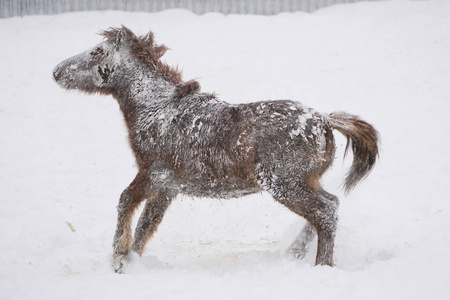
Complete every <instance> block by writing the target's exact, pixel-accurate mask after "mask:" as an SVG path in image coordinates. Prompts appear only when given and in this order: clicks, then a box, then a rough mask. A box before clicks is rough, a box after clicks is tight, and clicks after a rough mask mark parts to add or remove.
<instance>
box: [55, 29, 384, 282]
mask: <svg viewBox="0 0 450 300" xmlns="http://www.w3.org/2000/svg"><path fill="white" fill-rule="evenodd" d="M100 34H101V35H102V36H103V41H102V42H101V43H99V44H98V45H96V46H95V47H93V48H91V49H89V50H87V51H85V52H83V53H81V54H78V55H76V56H73V57H71V58H68V59H67V60H65V61H63V62H61V63H59V64H58V65H57V66H56V67H55V69H54V70H53V77H54V80H55V81H56V83H58V84H59V85H60V86H61V87H62V88H64V89H67V90H80V91H82V92H85V93H88V94H89V93H100V94H104V95H112V96H113V97H114V98H115V99H116V100H117V101H118V103H119V107H120V110H121V111H122V113H123V116H124V120H125V124H126V127H127V129H128V136H129V144H130V147H131V149H132V151H133V153H134V156H135V159H136V165H137V167H138V172H137V175H136V177H135V178H134V180H133V181H132V182H131V184H130V185H129V186H128V187H127V188H126V189H125V190H124V191H123V192H122V194H121V196H120V200H119V204H118V206H117V210H118V217H117V227H116V230H115V234H114V239H113V260H112V266H113V268H114V270H115V272H117V273H123V272H124V271H125V268H126V265H127V263H128V261H129V256H130V251H134V252H136V253H138V254H139V255H142V254H143V251H144V248H145V245H146V243H147V241H148V240H149V239H150V238H151V237H152V236H153V234H154V233H155V231H156V230H157V228H158V225H159V224H160V222H161V221H162V219H163V217H164V213H165V211H166V210H167V208H168V207H169V205H170V204H171V202H172V200H173V199H174V198H175V197H176V196H177V195H178V194H183V195H189V196H194V197H209V198H221V199H226V198H236V197H241V196H245V195H249V194H254V193H260V192H263V191H264V192H268V193H269V194H270V195H271V196H272V197H273V198H274V200H275V201H277V202H279V203H281V204H282V205H284V206H286V207H287V208H288V209H289V210H291V211H292V212H294V213H295V214H297V215H299V216H301V217H303V218H305V219H306V221H307V223H306V225H305V227H304V228H303V229H302V230H301V231H300V233H299V234H298V237H297V238H296V239H295V241H294V243H293V244H292V246H291V247H290V248H289V251H290V252H291V253H292V254H293V255H294V256H295V257H297V258H303V257H304V256H305V253H306V251H307V248H308V244H309V242H311V241H312V240H313V239H314V238H315V236H316V234H317V253H316V260H315V264H316V265H328V266H333V265H334V260H333V250H334V241H335V235H336V228H337V222H338V213H337V212H338V207H339V200H338V198H337V197H336V196H334V195H332V194H330V193H328V192H327V191H325V190H324V189H323V187H322V186H321V184H320V178H321V176H322V174H324V172H325V171H326V170H327V169H328V168H329V167H330V165H331V164H332V162H333V160H334V155H335V141H334V136H333V130H334V129H336V130H337V131H338V132H340V133H341V134H343V135H344V136H345V137H346V139H347V145H346V149H345V154H346V153H347V151H348V150H349V149H351V150H352V152H353V162H352V165H351V167H350V170H349V171H348V174H347V175H346V177H345V180H344V183H343V186H344V189H345V192H346V193H348V192H350V190H352V189H353V188H354V187H355V186H356V185H357V184H358V183H359V182H360V181H361V180H363V179H364V178H366V176H367V175H368V174H369V173H370V172H371V170H372V169H373V167H374V165H375V163H376V160H377V158H378V140H379V137H378V132H377V131H376V130H375V129H374V127H373V126H372V125H370V124H369V123H367V122H365V121H363V120H362V119H361V118H359V117H358V116H355V115H351V114H348V113H345V112H333V113H330V114H323V113H319V112H317V111H315V110H314V109H312V108H309V107H306V106H304V105H303V104H301V103H299V102H296V101H292V100H275V101H272V100H271V101H259V102H251V103H245V104H229V103H227V102H224V101H222V100H220V99H219V98H218V97H217V96H216V95H215V94H213V93H204V92H201V90H200V85H199V83H198V82H197V81H195V80H190V81H183V80H182V76H181V72H180V71H179V70H178V68H173V67H170V66H169V65H168V64H166V63H165V62H163V61H161V57H162V56H163V55H164V53H165V52H166V51H167V50H168V48H167V47H166V46H165V45H162V44H161V45H159V44H156V43H155V39H154V34H153V33H152V32H149V33H148V34H146V35H143V36H137V35H135V34H134V33H133V32H132V31H131V30H130V29H128V28H127V27H125V26H123V25H122V26H121V27H117V28H109V29H107V30H105V31H102V32H101V33H100ZM144 200H145V201H146V202H145V206H144V209H143V212H142V214H141V216H140V217H139V220H138V224H137V227H136V229H135V232H134V238H133V237H132V229H131V221H132V216H133V214H134V211H135V210H136V208H137V207H138V206H139V204H140V203H141V202H143V201H144Z"/></svg>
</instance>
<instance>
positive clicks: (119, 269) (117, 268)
mask: <svg viewBox="0 0 450 300" xmlns="http://www.w3.org/2000/svg"><path fill="white" fill-rule="evenodd" d="M113 267H114V272H116V273H117V274H124V273H125V270H126V263H125V262H124V261H122V260H119V261H117V262H115V263H114V265H113Z"/></svg>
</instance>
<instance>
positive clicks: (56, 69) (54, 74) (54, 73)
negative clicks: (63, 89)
mask: <svg viewBox="0 0 450 300" xmlns="http://www.w3.org/2000/svg"><path fill="white" fill-rule="evenodd" d="M58 71H59V67H56V68H55V69H54V70H53V78H55V80H58V78H59V73H58Z"/></svg>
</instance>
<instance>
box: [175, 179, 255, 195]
mask: <svg viewBox="0 0 450 300" xmlns="http://www.w3.org/2000/svg"><path fill="white" fill-rule="evenodd" d="M180 186H181V191H180V192H181V193H182V194H185V195H190V196H194V197H209V198H239V197H242V196H246V195H250V194H254V193H257V192H260V191H261V189H260V187H259V186H258V184H257V183H256V180H255V179H228V178H224V179H214V180H209V181H205V180H204V179H203V180H202V179H192V180H190V181H188V182H185V183H183V184H181V185H180Z"/></svg>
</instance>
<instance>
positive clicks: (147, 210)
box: [132, 188, 176, 256]
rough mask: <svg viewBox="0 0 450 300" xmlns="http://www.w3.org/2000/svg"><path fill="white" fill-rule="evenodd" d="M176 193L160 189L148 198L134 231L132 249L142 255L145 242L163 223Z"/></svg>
mask: <svg viewBox="0 0 450 300" xmlns="http://www.w3.org/2000/svg"><path fill="white" fill-rule="evenodd" d="M175 196H176V193H175V192H172V191H169V190H167V189H164V188H162V189H160V190H159V191H158V192H157V193H152V194H151V195H150V196H149V197H148V198H147V203H146V204H145V207H144V210H143V211H142V214H141V216H140V218H139V222H138V224H137V226H136V230H135V232H134V241H133V246H132V250H133V251H134V252H136V253H137V254H139V255H140V256H142V253H143V252H144V248H145V244H147V241H148V240H149V239H150V238H151V237H152V236H153V234H154V233H155V232H156V230H157V229H158V225H159V224H160V223H161V221H162V219H163V217H164V213H165V212H166V210H167V208H168V207H169V205H170V203H172V199H173V198H175Z"/></svg>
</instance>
